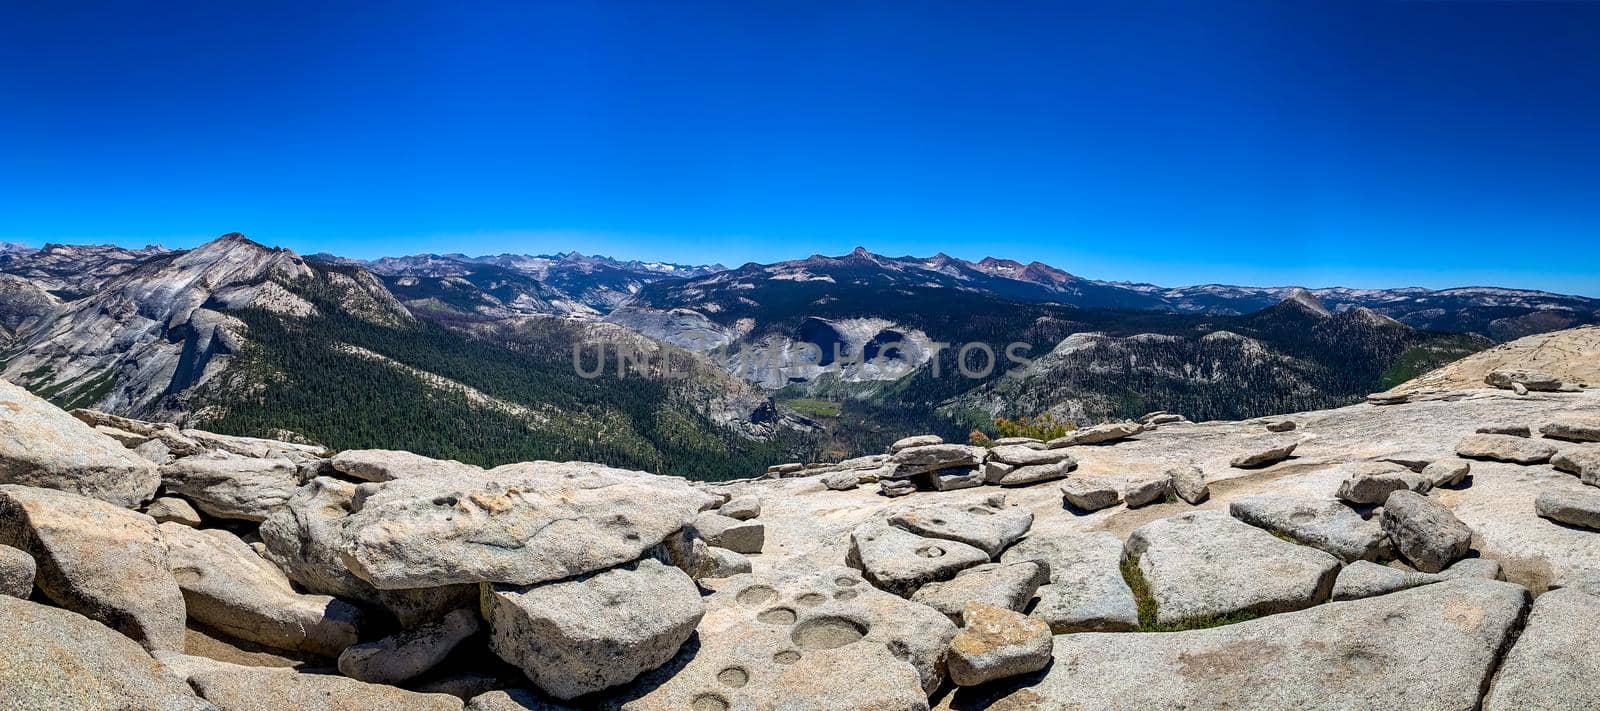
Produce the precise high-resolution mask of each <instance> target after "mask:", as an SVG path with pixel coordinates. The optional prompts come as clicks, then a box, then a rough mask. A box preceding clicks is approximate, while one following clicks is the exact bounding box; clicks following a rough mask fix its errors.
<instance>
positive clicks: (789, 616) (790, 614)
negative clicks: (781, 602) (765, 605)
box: [756, 607, 795, 625]
mask: <svg viewBox="0 0 1600 711" xmlns="http://www.w3.org/2000/svg"><path fill="white" fill-rule="evenodd" d="M756 619H757V620H760V621H762V622H765V623H767V624H769V625H792V624H794V619H795V614H794V610H791V609H789V608H787V607H774V608H772V609H769V610H762V611H761V612H760V614H757V615H756Z"/></svg>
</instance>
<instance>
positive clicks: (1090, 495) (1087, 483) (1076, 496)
mask: <svg viewBox="0 0 1600 711" xmlns="http://www.w3.org/2000/svg"><path fill="white" fill-rule="evenodd" d="M1061 496H1062V498H1064V499H1065V500H1066V502H1067V504H1068V505H1070V506H1072V507H1073V508H1076V509H1081V510H1083V511H1099V510H1100V509H1108V508H1111V507H1112V506H1116V505H1117V504H1119V503H1122V492H1121V491H1120V490H1118V489H1117V485H1116V483H1115V482H1112V481H1110V480H1107V479H1101V478H1098V477H1092V476H1075V477H1071V478H1069V479H1067V480H1066V481H1065V482H1063V483H1062V484H1061Z"/></svg>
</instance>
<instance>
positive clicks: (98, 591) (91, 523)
mask: <svg viewBox="0 0 1600 711" xmlns="http://www.w3.org/2000/svg"><path fill="white" fill-rule="evenodd" d="M0 544H4V545H9V546H13V547H15V548H18V549H20V550H22V551H25V552H27V553H28V554H29V555H31V556H32V557H33V559H34V561H35V562H36V563H37V564H38V577H37V579H36V583H37V585H38V586H39V589H40V590H41V591H43V592H44V594H45V596H46V597H48V598H50V600H51V601H52V602H54V603H56V604H57V605H60V606H62V607H65V608H67V609H68V610H72V611H73V612H77V613H80V614H82V615H84V616H86V617H88V618H90V619H93V620H96V621H98V622H101V623H104V624H105V625H106V626H108V627H111V628H112V629H115V630H117V631H118V632H121V633H123V634H125V635H127V636H129V637H131V638H133V639H134V640H136V641H138V642H140V643H142V644H144V646H145V647H146V648H148V649H170V650H177V649H183V625H184V603H183V594H182V593H181V592H179V590H178V585H177V583H176V582H174V581H173V579H172V574H171V572H169V569H168V565H167V546H166V543H165V542H164V541H163V540H162V537H161V531H160V530H159V529H157V528H156V522H155V520H154V519H152V518H150V517H149V516H146V515H144V514H142V513H137V512H134V511H129V510H127V509H124V508H119V507H116V506H113V505H111V504H108V503H105V502H103V501H99V500H97V499H90V498H87V497H83V496H78V495H76V494H69V493H66V492H61V491H54V490H50V489H34V488H29V487H25V486H13V485H0Z"/></svg>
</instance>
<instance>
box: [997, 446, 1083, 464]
mask: <svg viewBox="0 0 1600 711" xmlns="http://www.w3.org/2000/svg"><path fill="white" fill-rule="evenodd" d="M1071 457H1072V455H1071V454H1069V453H1067V452H1063V451H1061V450H1059V449H1039V448H1037V447H1035V446H1030V445H1026V444H1009V445H1002V446H999V447H995V448H994V449H991V450H989V459H990V460H992V461H998V462H1002V463H1005V464H1010V465H1012V466H1018V467H1026V466H1031V465H1034V464H1055V463H1057V462H1061V461H1064V460H1067V459H1070V458H1071Z"/></svg>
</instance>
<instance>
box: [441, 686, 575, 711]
mask: <svg viewBox="0 0 1600 711" xmlns="http://www.w3.org/2000/svg"><path fill="white" fill-rule="evenodd" d="M466 711H576V709H573V708H572V707H571V706H562V705H560V704H557V703H553V702H550V701H546V700H544V698H543V697H541V696H539V695H538V694H536V693H534V692H533V691H532V690H529V689H497V690H495V691H489V692H485V693H483V694H479V695H478V696H474V697H472V700H470V701H468V702H467V708H466Z"/></svg>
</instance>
